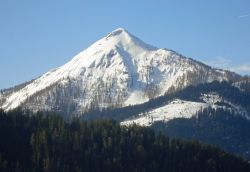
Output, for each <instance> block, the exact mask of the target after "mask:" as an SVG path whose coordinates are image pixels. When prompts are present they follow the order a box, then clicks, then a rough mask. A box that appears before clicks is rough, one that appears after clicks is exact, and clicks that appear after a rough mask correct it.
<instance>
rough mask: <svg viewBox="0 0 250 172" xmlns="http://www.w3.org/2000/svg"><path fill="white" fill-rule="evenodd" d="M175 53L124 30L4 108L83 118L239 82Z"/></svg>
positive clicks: (3, 101) (16, 93) (13, 92)
mask: <svg viewBox="0 0 250 172" xmlns="http://www.w3.org/2000/svg"><path fill="white" fill-rule="evenodd" d="M238 78H239V76H238V75H237V74H235V73H232V72H229V71H224V70H219V69H213V68H211V67H210V66H207V65H205V64H203V63H200V62H197V61H195V60H193V59H190V58H187V57H184V56H182V55H180V54H178V53H176V52H174V51H171V50H167V49H159V48H156V47H154V46H151V45H148V44H146V43H144V42H143V41H141V40H140V39H138V38H137V37H135V36H133V35H132V34H130V33H129V32H128V31H126V30H125V29H122V28H119V29H116V30H114V31H113V32H111V33H110V34H108V35H107V36H105V37H104V38H102V39H100V40H99V41H97V42H96V43H94V44H93V45H91V46H90V47H89V48H87V49H86V50H84V51H82V52H80V53H79V54H77V55H76V56H75V57H74V58H73V59H72V60H71V61H69V62H68V63H66V64H65V65H63V66H61V67H58V68H56V69H52V70H50V71H49V72H47V73H45V74H43V75H42V76H41V77H39V78H37V79H35V80H33V81H31V82H28V83H25V84H22V85H20V86H18V87H16V88H15V89H10V90H6V91H2V92H1V93H0V108H2V109H4V110H6V111H8V110H11V109H15V108H17V107H21V108H24V109H31V110H33V111H37V110H53V111H59V112H64V113H65V114H66V115H67V114H74V115H76V114H82V113H84V112H86V111H88V110H90V109H95V108H99V109H100V108H106V107H114V108H116V107H124V106H128V105H134V104H140V103H144V102H147V101H148V100H150V99H152V98H156V97H158V96H162V95H164V94H168V93H170V92H173V91H176V90H180V89H182V88H185V87H187V86H189V85H197V84H199V83H206V82H212V81H214V80H218V81H223V80H226V81H229V80H236V79H238Z"/></svg>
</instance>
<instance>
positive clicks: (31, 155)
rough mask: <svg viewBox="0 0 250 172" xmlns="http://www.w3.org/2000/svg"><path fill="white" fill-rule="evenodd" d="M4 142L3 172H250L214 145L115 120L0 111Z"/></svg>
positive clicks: (0, 143)
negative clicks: (182, 138) (187, 140)
mask: <svg viewBox="0 0 250 172" xmlns="http://www.w3.org/2000/svg"><path fill="white" fill-rule="evenodd" d="M0 138H1V141H0V171H25V172H29V171H36V172H43V171H48V172H50V171H53V172H54V171H60V172H64V171H65V172H66V171H67V172H68V171H86V172H91V171H94V172H98V171H109V172H110V171H115V172H117V171H119V172H125V171H129V172H139V171H145V172H146V171H170V172H175V171H176V172H189V171H190V172H195V171H197V172H200V171H204V172H206V171H207V172H208V171H209V172H214V171H223V172H224V171H227V172H230V171H234V172H235V171H241V172H244V171H250V165H249V163H248V162H246V161H244V160H243V159H241V158H238V157H235V156H233V155H230V154H228V153H226V152H223V151H221V150H219V149H217V148H214V147H212V146H208V145H203V144H200V143H198V142H195V141H193V142H184V141H181V140H176V139H174V140H170V139H169V138H168V137H166V136H164V135H163V134H155V133H154V131H153V130H151V129H149V128H143V127H138V126H131V127H129V128H127V127H122V126H120V125H119V123H116V122H114V121H91V122H87V121H81V120H79V119H71V120H68V121H65V119H63V118H62V117H59V116H57V115H54V114H50V113H46V114H44V113H37V114H31V113H29V112H21V111H13V112H9V113H5V112H3V111H0Z"/></svg>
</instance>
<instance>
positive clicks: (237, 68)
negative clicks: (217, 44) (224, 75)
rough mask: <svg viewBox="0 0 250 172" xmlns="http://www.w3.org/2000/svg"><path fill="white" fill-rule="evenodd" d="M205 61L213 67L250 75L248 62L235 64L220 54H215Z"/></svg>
mask: <svg viewBox="0 0 250 172" xmlns="http://www.w3.org/2000/svg"><path fill="white" fill-rule="evenodd" d="M205 63H206V64H208V65H210V66H212V67H214V68H219V69H225V70H230V71H233V72H236V73H239V74H242V75H250V63H244V64H243V63H242V64H236V63H235V62H233V61H232V60H231V59H229V58H226V57H222V56H217V57H215V58H213V59H211V60H210V61H207V62H205Z"/></svg>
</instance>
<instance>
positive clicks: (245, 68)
mask: <svg viewBox="0 0 250 172" xmlns="http://www.w3.org/2000/svg"><path fill="white" fill-rule="evenodd" d="M231 70H232V71H234V72H237V73H241V74H250V64H248V65H247V64H244V65H240V66H235V67H232V68H231Z"/></svg>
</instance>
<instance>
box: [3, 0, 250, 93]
mask: <svg viewBox="0 0 250 172" xmlns="http://www.w3.org/2000/svg"><path fill="white" fill-rule="evenodd" d="M118 27H123V28H125V29H127V30H128V31H129V32H130V33H132V34H134V35H136V36H137V37H139V38H141V39H142V40H144V41H145V42H147V43H150V44H152V45H154V46H157V47H160V48H169V49H173V50H175V51H177V52H179V53H181V54H183V55H185V56H188V57H192V58H194V59H196V60H200V61H203V62H206V63H208V64H210V65H213V66H216V67H222V68H225V69H231V70H234V71H237V72H239V73H241V74H250V1H249V0H241V1H239V0H238V1H237V0H219V1H217V0H206V1H200V0H189V1H185V0H182V1H181V0H171V1H170V0H126V1H125V0H124V1H119V0H105V1H101V0H88V1H87V0H73V1H69V0H37V1H34V0H22V1H21V0H1V1H0V60H1V63H0V89H1V88H7V87H10V86H13V85H15V84H18V83H22V82H24V81H28V80H31V79H33V78H36V77H38V76H40V75H41V74H43V73H45V72H46V71H48V70H49V69H51V68H55V67H58V66H60V65H62V64H64V63H66V62H67V61H69V60H70V59H71V58H72V57H73V56H74V55H76V54H77V53H78V52H80V51H82V50H83V49H85V48H87V47H88V46H89V45H91V44H92V43H93V42H95V41H97V40H98V39H100V38H102V37H103V36H105V35H107V34H108V33H109V32H111V31H112V30H114V29H116V28H118Z"/></svg>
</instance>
